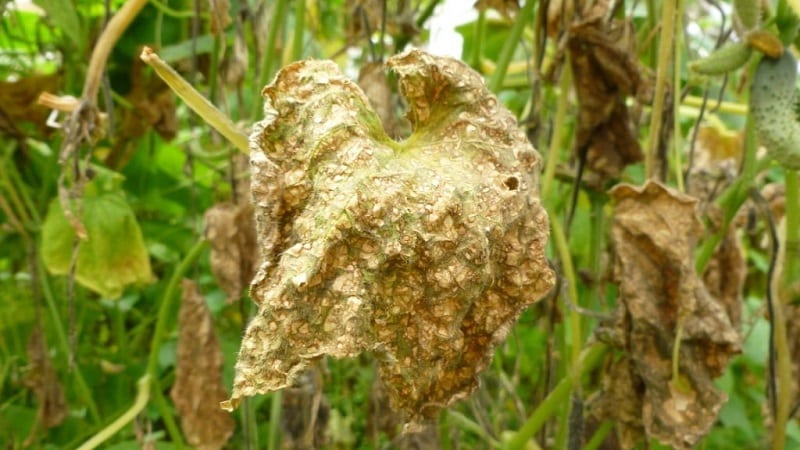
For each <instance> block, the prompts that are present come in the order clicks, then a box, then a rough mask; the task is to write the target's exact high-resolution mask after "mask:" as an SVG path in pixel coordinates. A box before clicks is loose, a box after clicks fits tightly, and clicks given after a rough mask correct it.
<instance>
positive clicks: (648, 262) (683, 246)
mask: <svg viewBox="0 0 800 450" xmlns="http://www.w3.org/2000/svg"><path fill="white" fill-rule="evenodd" d="M612 196H613V197H614V199H615V200H616V202H617V205H616V207H615V212H614V218H615V219H614V225H613V229H612V236H613V241H614V245H615V248H616V263H615V269H614V270H615V274H616V275H615V277H616V278H617V281H618V283H619V296H620V297H619V306H618V308H619V309H620V311H618V312H617V314H616V317H617V318H618V320H617V323H616V327H617V333H618V334H619V335H620V336H621V339H619V340H620V341H621V342H622V345H623V346H624V347H625V349H626V350H627V355H626V357H625V358H624V359H623V361H622V362H621V363H620V364H625V365H627V367H628V370H630V372H631V373H630V377H631V379H632V382H631V383H630V386H632V391H631V392H628V393H627V398H628V400H626V401H627V402H628V403H631V404H635V403H633V402H641V414H640V415H639V416H637V415H630V414H627V415H626V416H625V417H622V416H619V417H617V415H616V414H617V412H618V411H628V410H629V408H628V407H620V406H618V407H617V408H612V409H608V410H607V413H609V414H611V415H612V417H614V418H618V419H619V420H620V421H621V422H622V423H623V425H624V426H625V427H626V428H627V429H628V430H632V431H635V430H636V429H637V428H639V429H644V431H645V432H646V434H647V435H648V436H650V437H655V438H657V439H659V440H660V441H662V442H664V443H666V444H669V445H672V446H673V447H674V448H677V449H688V448H691V447H692V446H693V445H694V444H695V443H696V442H697V441H698V440H699V439H700V438H701V437H702V436H704V435H705V434H706V433H707V432H708V430H709V429H710V427H711V426H712V425H713V424H714V422H715V421H716V417H717V414H718V413H719V410H720V408H721V407H722V405H723V403H724V402H725V398H726V397H725V394H724V393H722V392H720V391H719V390H718V389H717V388H716V387H715V386H714V384H713V381H712V380H713V378H715V377H718V376H720V375H721V374H722V371H723V370H724V368H725V366H726V365H727V363H728V361H729V360H730V358H731V357H732V356H733V355H734V354H736V353H738V352H739V351H740V345H741V337H740V334H739V332H738V330H737V329H735V328H734V327H733V325H732V318H731V315H733V314H732V313H731V312H730V311H729V308H728V305H726V304H725V303H724V302H722V301H720V300H718V299H715V298H713V297H712V296H711V295H710V294H709V292H708V290H707V289H706V287H705V285H704V284H703V282H702V280H701V279H700V278H699V277H698V276H697V275H696V274H695V271H694V262H693V261H694V260H693V255H692V251H693V249H694V243H695V241H696V239H697V238H698V237H699V235H700V233H701V232H702V227H701V225H700V222H699V220H698V219H697V217H696V215H695V206H696V200H695V199H693V198H692V197H689V196H686V195H683V194H680V193H676V192H674V191H672V190H671V189H669V188H666V187H664V186H662V185H661V184H659V183H656V182H652V181H651V182H648V183H647V184H646V185H645V186H644V187H641V188H635V187H632V186H630V185H619V186H617V187H616V188H614V189H613V190H612ZM623 274H624V276H623ZM679 328H681V329H682V338H681V340H680V355H679V379H677V380H676V379H674V378H673V372H672V352H673V347H674V345H675V336H676V333H677V330H678V329H679ZM633 387H637V388H636V389H633ZM611 394H613V395H615V397H616V398H618V399H622V398H625V397H626V395H619V393H617V394H614V393H613V391H607V392H606V393H605V394H604V395H611ZM598 401H599V402H602V401H603V396H602V395H601V396H600V398H599V400H598ZM639 417H641V422H639V420H638V418H639ZM627 444H628V446H630V445H632V442H628V443H627Z"/></svg>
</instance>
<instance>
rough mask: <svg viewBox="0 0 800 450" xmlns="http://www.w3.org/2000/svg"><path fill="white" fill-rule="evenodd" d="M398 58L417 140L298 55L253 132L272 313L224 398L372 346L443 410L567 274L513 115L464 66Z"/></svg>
mask: <svg viewBox="0 0 800 450" xmlns="http://www.w3.org/2000/svg"><path fill="white" fill-rule="evenodd" d="M388 65H389V67H390V68H392V69H393V70H394V71H395V72H396V73H397V74H398V77H399V81H400V87H401V91H402V93H403V95H404V96H405V98H406V99H407V101H408V104H409V105H410V109H409V112H408V117H409V120H410V121H411V124H412V127H413V130H414V132H413V134H412V135H411V136H410V137H409V138H408V139H407V140H405V141H403V142H401V143H398V142H395V141H393V140H391V139H389V138H388V137H387V136H386V135H385V133H384V132H383V128H382V127H381V124H380V119H379V118H378V116H377V114H376V113H375V112H374V111H373V110H372V108H371V107H370V106H369V100H368V99H367V98H366V96H365V95H364V94H363V92H362V91H361V90H360V89H359V88H358V86H357V85H356V84H355V83H352V82H351V81H349V80H348V79H347V78H345V77H344V76H343V75H342V74H341V73H340V71H339V69H338V67H337V66H336V65H335V64H333V63H332V62H329V61H302V62H298V63H294V64H291V65H289V66H287V67H286V68H284V69H283V70H282V71H281V72H280V73H279V74H278V76H277V77H276V79H275V81H274V82H273V84H271V85H269V86H268V87H266V88H265V89H264V96H265V97H266V103H265V107H264V111H265V116H266V119H265V120H264V121H262V122H259V123H257V124H256V125H255V128H254V132H253V135H252V137H251V169H252V188H251V189H252V195H253V201H254V203H255V208H256V223H257V230H258V241H259V245H260V247H261V261H262V263H261V266H260V267H259V270H258V273H257V274H256V277H255V279H254V281H253V284H252V286H251V296H252V298H253V299H254V301H256V302H257V303H258V304H259V306H260V311H259V313H258V316H257V317H256V318H255V319H254V320H253V322H252V323H251V324H250V325H249V326H248V329H247V332H246V335H245V338H244V341H243V343H242V348H241V352H240V354H239V360H238V362H237V364H236V377H235V381H234V391H233V395H232V398H231V401H230V402H227V403H226V404H225V405H224V406H225V407H226V408H230V407H235V406H236V405H237V404H238V402H239V399H240V398H241V397H242V396H249V395H255V394H258V393H265V392H269V391H273V390H276V389H281V388H284V387H287V386H290V385H292V384H293V382H294V381H295V379H296V377H297V376H298V374H300V373H301V372H302V371H303V370H304V369H305V368H306V367H307V366H308V365H309V364H310V363H311V362H312V361H314V360H316V359H318V358H319V357H321V356H323V355H331V356H334V357H337V358H342V357H354V356H356V355H358V354H360V353H362V352H371V353H373V354H374V355H375V356H376V357H377V359H378V363H379V368H380V374H381V377H382V378H383V380H384V382H385V383H386V386H387V388H388V391H389V396H390V398H391V401H392V405H393V406H394V407H395V408H398V409H401V410H403V411H404V412H405V413H407V414H408V415H409V416H410V417H411V418H412V419H419V418H424V417H433V416H435V415H436V414H437V412H438V411H439V409H440V408H442V407H445V406H447V405H448V404H450V403H452V402H454V401H456V400H458V399H460V398H463V397H465V396H467V395H468V394H469V393H471V392H472V391H473V390H474V389H475V387H476V386H477V381H476V375H477V373H478V372H480V371H481V370H482V369H484V368H485V367H486V365H487V364H488V363H489V361H490V359H491V356H492V351H493V349H494V347H495V346H496V345H497V344H498V343H499V342H501V341H502V340H503V339H504V338H505V336H506V335H507V333H508V331H509V330H510V327H511V325H512V323H513V321H514V320H515V319H516V318H517V317H518V316H519V314H520V313H521V312H522V310H524V309H525V308H526V307H527V306H528V305H530V304H532V303H533V302H535V301H536V300H537V299H539V298H540V297H541V296H543V295H544V294H545V293H546V292H547V291H548V290H550V288H551V287H552V286H553V284H554V275H553V273H552V271H551V270H550V268H549V267H548V264H547V261H546V257H545V254H544V247H545V244H546V241H547V236H548V231H549V229H548V224H547V214H546V213H545V211H544V209H543V208H542V207H541V204H540V201H539V199H538V192H537V184H538V173H539V164H540V159H539V155H538V153H537V152H536V151H535V150H534V149H533V148H532V147H531V146H530V144H529V142H528V141H527V139H526V138H525V135H524V134H523V133H522V132H521V131H520V130H519V129H518V128H517V125H516V120H515V119H514V117H513V115H512V114H511V113H510V112H509V111H507V110H506V109H504V108H503V107H502V106H500V104H499V102H498V100H497V98H496V97H494V96H493V95H491V94H490V92H489V91H488V90H487V89H486V87H485V84H484V81H483V79H482V77H481V76H480V75H479V74H477V73H476V72H474V71H473V70H472V69H470V68H469V67H468V66H466V65H465V64H463V63H461V62H459V61H456V60H453V59H449V58H438V57H433V56H431V55H428V54H426V53H424V52H421V51H418V50H411V51H409V52H406V53H403V54H401V55H398V56H395V57H393V58H391V59H390V60H389V61H388Z"/></svg>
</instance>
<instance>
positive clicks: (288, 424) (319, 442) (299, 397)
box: [281, 367, 331, 450]
mask: <svg viewBox="0 0 800 450" xmlns="http://www.w3.org/2000/svg"><path fill="white" fill-rule="evenodd" d="M330 410H331V408H330V406H329V405H328V400H327V399H326V398H325V395H324V394H323V393H322V374H321V372H320V370H319V368H318V367H313V368H312V369H310V370H307V371H306V372H304V373H303V374H302V375H301V376H300V377H299V379H298V380H297V384H296V385H295V386H293V387H291V388H288V389H286V390H285V391H284V392H283V396H282V397H281V429H282V431H283V433H282V435H281V436H282V437H283V441H282V442H281V445H282V448H284V449H298V450H302V449H310V448H324V447H325V445H327V442H326V436H325V431H326V430H327V426H328V419H329V417H330Z"/></svg>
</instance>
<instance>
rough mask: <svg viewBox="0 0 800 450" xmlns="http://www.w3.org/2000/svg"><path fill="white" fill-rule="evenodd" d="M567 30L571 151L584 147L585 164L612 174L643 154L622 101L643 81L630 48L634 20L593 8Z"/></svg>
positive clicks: (642, 85) (614, 174) (641, 85)
mask: <svg viewBox="0 0 800 450" xmlns="http://www.w3.org/2000/svg"><path fill="white" fill-rule="evenodd" d="M567 36H568V37H567V46H568V48H569V55H570V58H569V59H570V63H571V67H572V73H573V77H574V85H575V92H576V94H577V96H578V103H579V107H580V110H579V114H578V129H577V132H576V135H575V150H576V152H575V153H576V156H580V155H583V154H584V152H585V154H586V167H587V168H588V169H591V170H593V171H595V172H597V173H600V174H602V175H604V176H607V177H611V178H617V177H619V175H620V173H621V172H622V170H623V169H624V168H625V166H627V165H629V164H633V163H636V162H638V161H640V160H641V159H642V157H643V154H642V150H641V147H640V145H639V141H638V138H637V135H636V132H635V130H634V129H633V127H632V123H631V119H630V116H629V114H628V107H627V106H626V105H625V98H626V97H628V96H631V95H636V94H637V93H638V92H640V91H641V90H643V89H644V86H645V83H644V79H643V77H642V76H641V74H640V71H641V69H640V68H639V65H638V63H637V60H636V52H635V50H634V48H633V26H632V24H631V23H630V22H628V21H620V20H616V19H613V20H610V21H607V20H605V19H604V18H603V16H601V15H597V14H595V15H592V16H590V17H589V18H587V19H585V20H583V21H580V22H577V23H575V24H573V25H572V26H570V28H569V32H568V34H567Z"/></svg>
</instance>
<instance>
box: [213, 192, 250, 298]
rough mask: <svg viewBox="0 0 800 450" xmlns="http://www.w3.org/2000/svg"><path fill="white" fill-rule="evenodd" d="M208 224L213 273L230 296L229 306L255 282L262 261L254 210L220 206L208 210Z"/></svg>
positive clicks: (248, 205)
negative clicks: (256, 270)
mask: <svg viewBox="0 0 800 450" xmlns="http://www.w3.org/2000/svg"><path fill="white" fill-rule="evenodd" d="M205 222H206V231H205V235H206V239H208V242H209V244H210V245H211V256H210V262H211V271H212V272H213V273H214V278H216V279H217V282H218V283H219V285H220V287H221V288H222V289H223V290H224V291H225V293H226V294H228V303H233V302H235V301H237V300H239V299H240V298H241V296H242V291H243V290H244V289H245V288H246V287H247V286H248V285H249V284H250V281H251V280H252V279H253V275H254V274H255V266H256V263H257V261H258V248H257V246H256V226H255V222H254V220H253V207H252V206H251V205H250V204H247V203H242V204H240V205H236V204H233V203H220V204H217V205H214V206H213V207H211V208H210V209H209V210H208V211H206V214H205Z"/></svg>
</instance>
